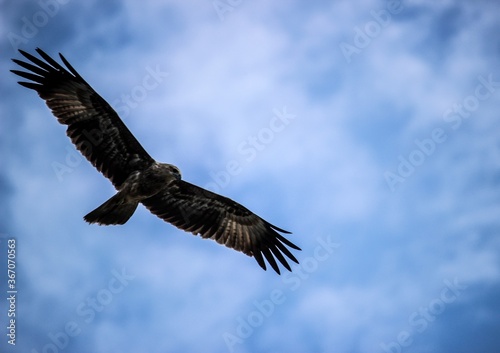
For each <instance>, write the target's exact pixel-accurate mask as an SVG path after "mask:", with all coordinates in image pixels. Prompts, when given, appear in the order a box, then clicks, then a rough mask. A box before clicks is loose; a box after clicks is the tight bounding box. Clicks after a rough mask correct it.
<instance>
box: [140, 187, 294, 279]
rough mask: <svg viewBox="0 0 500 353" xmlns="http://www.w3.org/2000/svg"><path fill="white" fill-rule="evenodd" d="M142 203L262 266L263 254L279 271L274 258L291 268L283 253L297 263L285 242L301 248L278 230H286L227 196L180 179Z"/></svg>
mask: <svg viewBox="0 0 500 353" xmlns="http://www.w3.org/2000/svg"><path fill="white" fill-rule="evenodd" d="M142 203H143V204H144V206H146V208H148V209H149V210H150V211H151V212H152V213H153V214H155V215H157V216H158V217H160V218H161V219H163V220H165V221H167V222H169V223H172V224H173V225H174V226H176V227H177V228H180V229H183V230H185V231H187V232H191V233H193V234H195V235H198V234H199V235H201V236H202V237H203V238H211V239H213V240H215V241H217V242H218V243H220V244H223V245H225V246H227V247H229V248H232V249H235V250H238V251H241V252H243V253H245V254H247V255H249V256H253V257H254V258H255V260H256V261H257V263H258V264H259V265H260V266H261V267H262V268H263V269H264V270H265V269H266V264H265V262H264V257H265V258H266V259H267V261H268V262H269V264H270V265H271V266H272V268H273V269H274V270H275V271H276V272H277V273H278V274H279V273H280V271H279V268H278V264H277V263H276V259H277V260H278V261H279V262H281V264H282V265H283V266H284V267H285V268H286V269H288V270H289V271H291V269H290V265H289V264H288V262H287V260H286V259H285V257H284V256H283V255H286V256H287V257H288V258H289V259H291V260H292V261H294V262H296V263H298V261H297V259H296V258H295V257H294V256H293V255H292V253H291V252H290V251H289V250H288V248H287V247H286V246H288V247H290V248H292V249H296V250H300V248H299V247H298V246H296V245H295V244H293V243H292V242H290V241H289V240H287V239H286V238H285V237H283V236H282V235H281V234H279V233H278V232H281V233H288V234H289V232H287V231H286V230H283V229H280V228H278V227H276V226H274V225H272V224H270V223H269V222H267V221H265V220H263V219H262V218H260V217H259V216H257V215H256V214H255V213H253V212H251V211H250V210H248V209H247V208H245V207H243V206H242V205H240V204H239V203H237V202H234V201H233V200H231V199H229V198H227V197H224V196H221V195H218V194H215V193H213V192H210V191H208V190H205V189H202V188H200V187H198V186H196V185H193V184H190V183H188V182H185V181H183V180H177V181H175V182H172V183H171V184H169V185H168V187H166V188H165V189H163V190H162V191H160V192H159V193H158V194H156V195H154V196H152V197H150V198H147V199H145V200H143V201H142Z"/></svg>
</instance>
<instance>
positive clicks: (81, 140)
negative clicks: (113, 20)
mask: <svg viewBox="0 0 500 353" xmlns="http://www.w3.org/2000/svg"><path fill="white" fill-rule="evenodd" d="M36 51H37V52H38V54H39V55H40V56H41V57H42V59H43V60H41V59H39V58H37V57H35V56H33V55H31V54H29V53H27V52H25V51H23V50H19V52H20V53H21V54H22V55H23V56H24V57H25V58H26V59H28V60H29V61H30V62H25V61H21V60H17V59H13V61H14V62H15V63H16V64H18V65H19V66H21V67H22V68H24V69H26V70H28V71H29V72H25V71H19V70H11V71H12V72H13V73H15V74H16V75H18V76H20V77H22V78H24V79H27V80H29V81H30V82H23V81H21V82H19V84H20V85H22V86H24V87H27V88H30V89H33V90H35V91H36V92H37V93H38V94H39V95H40V97H41V98H42V99H44V100H45V102H46V104H47V106H48V107H49V108H50V109H51V110H52V113H53V114H54V116H55V117H56V118H57V120H58V121H59V122H60V123H61V124H64V125H67V130H66V134H67V135H68V136H69V138H70V139H71V141H72V142H73V144H74V145H75V146H76V148H77V149H78V150H79V151H80V152H81V153H82V154H83V155H84V156H85V157H86V158H87V159H88V160H89V161H90V162H91V163H92V165H93V166H94V167H96V169H97V170H99V171H100V172H101V173H102V174H103V175H104V176H105V177H107V178H109V179H110V180H111V182H112V183H113V184H114V185H115V187H117V188H119V186H120V185H121V184H122V183H123V182H124V181H125V180H126V178H127V177H128V176H129V175H130V174H132V173H133V172H134V171H137V170H144V169H146V168H147V167H149V166H150V165H151V164H152V163H154V160H153V158H151V156H150V155H149V154H148V153H147V152H146V151H145V150H144V148H143V147H142V146H141V144H140V143H139V142H138V141H137V139H136V138H135V137H134V135H132V133H131V132H130V130H129V129H128V128H127V127H126V126H125V124H124V123H123V121H122V120H121V119H120V117H119V116H118V114H117V113H116V112H115V111H114V110H113V108H111V106H110V105H109V104H108V103H107V102H106V101H105V100H104V99H103V98H102V97H101V96H99V94H97V92H96V91H95V90H94V89H93V88H92V87H91V86H90V85H89V84H88V83H87V82H86V81H85V80H84V79H83V78H82V77H81V76H80V74H78V72H77V71H76V70H75V69H74V68H73V66H71V65H70V63H69V62H68V61H67V60H66V58H64V56H62V55H61V54H59V55H60V57H61V60H62V62H63V63H64V65H65V66H66V68H64V67H63V66H62V65H60V64H59V63H58V62H57V61H55V60H54V59H53V58H51V57H50V56H49V55H48V54H46V53H45V52H44V51H42V50H41V49H39V48H37V49H36Z"/></svg>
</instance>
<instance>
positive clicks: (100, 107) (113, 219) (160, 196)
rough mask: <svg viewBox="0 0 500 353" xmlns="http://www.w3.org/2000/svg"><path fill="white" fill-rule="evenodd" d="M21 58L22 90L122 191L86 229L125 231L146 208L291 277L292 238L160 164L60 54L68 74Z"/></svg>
mask: <svg viewBox="0 0 500 353" xmlns="http://www.w3.org/2000/svg"><path fill="white" fill-rule="evenodd" d="M20 52H21V54H22V55H23V56H24V57H26V58H27V59H28V60H29V61H31V63H29V62H24V61H21V60H17V59H13V61H14V62H15V63H17V64H18V65H20V66H21V67H23V68H25V69H27V70H29V71H30V72H25V71H18V70H11V71H12V72H13V73H15V74H17V75H19V76H21V77H23V78H25V79H28V80H30V81H31V82H19V84H21V85H22V86H24V87H27V88H30V89H33V90H35V91H36V92H38V94H39V95H40V97H41V98H42V99H44V100H45V102H46V104H47V106H48V107H49V108H50V109H51V110H52V112H53V114H54V115H55V116H56V118H57V119H58V121H59V122H60V123H61V124H64V125H67V131H66V133H67V135H68V137H69V138H70V139H71V141H72V142H73V143H74V144H75V146H76V148H77V149H78V150H79V151H80V152H81V153H82V154H83V155H84V156H85V157H86V158H87V159H88V160H89V161H90V162H91V163H92V164H93V165H94V167H95V168H96V169H97V170H98V171H100V172H101V173H102V174H103V175H104V176H105V177H107V178H108V179H110V181H111V182H112V183H113V185H114V186H115V188H116V189H117V193H116V194H115V195H114V196H113V197H111V198H110V199H109V200H107V201H106V202H104V203H103V204H102V205H101V206H99V207H98V208H96V209H95V210H93V211H92V212H90V213H89V214H87V215H86V216H84V219H85V220H86V221H87V222H89V223H97V224H101V225H110V224H124V223H126V222H127V221H128V219H129V218H130V217H131V216H132V215H133V213H134V212H135V210H136V208H137V206H138V204H139V203H142V204H143V205H144V206H145V207H146V208H147V209H149V210H150V211H151V213H153V214H155V215H157V216H158V217H160V218H162V219H163V220H165V221H167V222H169V223H171V224H173V225H174V226H176V227H178V228H180V229H183V230H185V231H188V232H191V233H193V234H195V235H197V234H199V235H201V236H202V237H203V238H211V239H214V240H216V241H217V242H218V243H220V244H223V245H226V246H228V247H230V248H233V249H235V250H238V251H241V252H243V253H245V254H247V255H249V256H253V257H254V258H255V260H256V261H257V262H258V264H259V265H260V266H261V267H262V268H263V269H264V270H265V269H266V265H265V262H264V258H265V259H266V260H267V261H268V262H269V264H270V265H271V266H272V267H273V269H274V270H275V271H276V272H277V273H280V271H279V267H278V265H277V263H276V260H278V261H279V262H280V263H281V264H282V265H283V266H285V268H287V269H288V270H291V268H290V266H289V264H288V263H287V260H286V259H285V257H284V256H283V254H284V255H286V256H287V257H288V258H289V259H291V260H292V261H294V262H298V261H297V259H296V258H295V257H294V256H293V255H292V254H291V252H290V251H289V250H288V248H287V247H286V246H288V247H290V248H292V249H296V250H300V248H299V247H297V246H296V245H295V244H293V243H291V242H290V241H289V240H287V239H286V238H284V237H283V236H282V235H281V234H279V233H278V232H282V233H288V232H287V231H285V230H283V229H280V228H278V227H276V226H274V225H272V224H270V223H269V222H267V221H265V220H264V219H262V218H260V217H259V216H257V215H256V214H254V213H253V212H251V211H250V210H248V209H247V208H245V207H244V206H242V205H240V204H239V203H237V202H235V201H233V200H231V199H229V198H227V197H224V196H221V195H218V194H216V193H213V192H211V191H208V190H205V189H202V188H200V187H198V186H196V185H193V184H191V183H188V182H186V181H184V180H182V179H181V173H180V171H179V169H178V168H177V167H176V166H174V165H171V164H166V163H159V162H157V161H155V160H154V159H153V158H152V157H151V156H150V155H149V154H148V153H147V152H146V150H145V149H144V148H143V147H142V146H141V144H140V143H139V142H138V141H137V139H136V138H135V137H134V135H132V133H131V132H130V131H129V130H128V128H127V127H126V126H125V124H124V123H123V121H122V120H121V119H120V118H119V116H118V114H117V113H116V112H115V111H114V110H113V109H112V108H111V106H110V105H109V104H108V103H107V102H106V101H105V100H104V99H103V98H102V97H101V96H99V95H98V94H97V92H96V91H95V90H94V89H93V88H92V87H91V86H90V85H89V84H88V83H87V82H86V81H85V80H84V79H83V78H82V77H81V76H80V75H79V74H78V72H77V71H76V70H75V69H74V68H73V67H72V66H71V65H70V64H69V62H68V61H67V60H66V59H65V58H64V57H63V56H62V55H61V54H60V57H61V60H62V61H63V63H64V64H65V65H66V67H67V69H66V68H64V67H62V66H61V65H60V64H58V63H57V62H56V61H55V60H54V59H52V58H51V57H50V56H49V55H47V54H46V53H45V52H43V51H42V50H41V49H37V52H38V53H39V54H40V56H41V57H42V58H43V59H44V60H45V61H43V60H41V59H39V58H37V57H35V56H33V55H31V54H28V53H26V52H24V51H22V50H20ZM32 63H33V64H35V65H33V64H32ZM285 245H286V246H285Z"/></svg>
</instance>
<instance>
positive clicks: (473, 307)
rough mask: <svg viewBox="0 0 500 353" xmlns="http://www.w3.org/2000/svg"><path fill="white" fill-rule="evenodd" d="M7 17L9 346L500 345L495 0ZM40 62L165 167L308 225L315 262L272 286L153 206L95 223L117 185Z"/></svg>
mask: <svg viewBox="0 0 500 353" xmlns="http://www.w3.org/2000/svg"><path fill="white" fill-rule="evenodd" d="M0 6H1V11H0V14H1V16H2V19H1V21H0V53H1V54H0V58H1V60H0V71H1V72H2V73H3V74H2V79H1V80H0V94H1V96H2V100H1V101H0V111H1V116H2V119H0V127H1V128H0V137H1V138H0V149H1V154H0V161H1V165H2V166H3V167H2V168H1V170H0V190H1V193H2V197H1V200H2V201H1V204H0V205H1V211H2V212H0V220H1V222H0V241H1V242H0V251H1V254H2V255H1V258H6V257H7V247H8V240H9V239H15V240H16V250H17V252H16V253H17V257H16V261H17V267H16V275H17V278H16V286H17V290H18V293H17V294H16V325H17V326H16V345H15V346H12V345H9V344H8V343H7V340H8V337H7V336H6V333H7V330H6V329H4V331H3V332H4V333H3V334H2V335H1V337H2V338H1V339H0V350H1V351H2V352H4V351H7V352H32V353H33V352H47V353H48V352H76V353H79V352H81V353H83V352H99V353H100V352H146V351H147V352H180V351H182V352H199V351H204V352H277V351H281V352H493V351H496V350H498V347H500V338H499V336H498V330H499V328H500V316H499V315H498V312H499V305H500V301H499V298H500V259H499V253H500V252H499V250H500V240H499V239H500V238H499V235H500V218H499V214H500V122H499V120H498V106H499V103H500V71H499V69H498V60H499V54H500V36H499V34H498V33H500V23H499V22H498V11H499V6H498V2H496V1H487V0H482V1H439V2H434V1H425V0H414V1H404V2H398V1H387V2H384V1H372V0H360V1H351V2H347V1H317V2H314V3H313V4H308V5H305V4H304V3H303V2H299V1H289V2H286V3H285V2H279V3H272V4H271V3H269V2H266V1H260V0H253V1H223V0H221V1H211V0H203V1H190V2H187V1H185V2H181V1H140V2H139V1H71V0H64V1H63V0H41V1H21V0H19V1H10V0H3V1H1V2H0ZM36 47H40V48H42V49H43V50H45V51H46V52H47V53H49V54H50V55H52V56H56V55H57V53H59V52H61V53H63V54H64V55H65V57H66V58H67V59H68V60H69V61H70V62H71V63H72V65H73V66H74V67H75V68H76V69H77V70H78V71H79V72H80V74H81V75H82V76H83V77H84V78H85V79H86V80H87V81H88V82H89V83H90V84H91V85H92V86H93V87H94V88H95V89H96V90H97V91H98V92H99V93H100V94H101V95H102V96H103V97H104V98H105V99H106V100H107V101H108V102H110V103H111V104H112V105H113V106H114V107H115V109H116V110H117V111H118V112H119V113H120V114H121V116H122V118H123V120H124V121H125V123H126V124H127V126H128V127H129V128H130V130H131V131H132V132H133V133H134V134H135V136H136V137H137V138H138V139H139V141H141V143H142V145H143V146H144V147H145V148H146V150H148V151H149V153H150V154H151V155H152V156H153V157H154V158H156V159H157V160H160V161H163V162H166V163H172V164H175V165H177V166H178V167H179V168H180V169H181V171H182V174H183V178H184V179H186V180H188V181H190V182H193V183H195V184H197V185H200V186H203V187H207V188H210V189H212V190H215V191H217V192H219V193H221V194H223V195H225V196H228V197H231V198H233V199H234V200H236V201H238V202H240V203H242V204H244V205H245V206H247V207H248V208H250V209H251V210H253V211H254V212H256V213H257V214H259V215H261V216H262V217H263V218H265V219H266V220H268V221H270V222H271V223H273V224H276V225H277V226H279V227H282V228H284V229H287V230H290V231H292V232H293V234H292V235H291V236H290V239H291V240H292V241H293V242H294V243H296V244H298V245H299V246H300V247H301V248H302V249H303V251H301V252H299V253H297V257H298V259H299V261H300V262H301V265H296V266H294V271H293V272H292V273H286V274H284V275H282V276H278V275H276V274H275V273H273V272H271V271H267V272H264V271H262V270H261V269H260V268H259V267H258V265H257V263H256V262H255V261H254V260H253V259H252V258H249V257H247V256H245V255H243V254H241V253H237V252H234V251H232V250H230V249H227V248H225V247H222V246H220V245H218V244H217V243H215V242H213V241H207V240H202V239H201V238H199V237H195V236H192V235H191V234H188V233H185V232H182V231H180V230H178V229H176V228H175V227H173V226H171V225H169V224H167V223H164V222H162V221H161V220H159V219H157V218H156V217H154V216H153V215H151V214H150V213H149V212H147V211H146V210H145V209H144V207H142V206H141V207H140V208H139V209H138V211H137V212H136V214H135V215H134V216H133V217H132V218H131V220H130V221H129V222H128V223H127V224H126V225H124V226H118V227H99V226H96V225H88V224H86V223H85V222H84V221H83V219H82V217H83V215H85V214H86V213H88V212H89V211H91V210H92V209H94V208H95V207H97V206H98V205H100V204H101V203H102V202H103V201H105V200H106V199H108V198H109V197H110V196H112V195H113V193H114V189H113V187H112V186H111V184H110V182H109V181H107V180H106V179H105V178H104V177H102V175H100V174H99V173H98V172H97V171H95V170H94V168H93V167H92V166H91V165H90V164H89V163H88V162H87V161H86V160H84V159H83V158H82V157H80V155H79V154H78V153H76V152H75V149H74V147H73V146H72V145H71V143H70V141H69V139H68V138H67V137H66V136H65V129H64V127H63V126H61V125H59V124H58V123H57V121H56V119H55V118H54V117H53V116H52V115H51V113H50V111H49V110H48V109H47V107H46V106H45V105H44V104H43V102H42V101H41V99H39V98H38V96H37V95H36V94H35V93H34V92H32V91H29V90H27V89H24V88H23V87H21V86H19V85H17V84H16V81H17V78H16V77H15V76H14V75H13V74H11V73H9V72H8V70H10V69H13V68H15V65H14V64H13V63H12V62H11V61H10V58H20V55H19V54H18V53H17V52H16V49H18V48H21V49H23V50H26V51H29V52H33V51H34V49H35V48H36ZM3 263H4V264H3V265H2V266H3V268H4V269H3V270H2V271H1V274H0V280H1V282H0V290H1V292H2V297H7V277H6V265H5V263H6V261H3ZM6 302H7V301H6V300H4V301H3V303H2V305H1V306H0V307H1V308H2V310H1V312H0V323H1V325H2V327H6V326H7V325H8V317H7V315H8V311H7V310H8V307H7V305H6Z"/></svg>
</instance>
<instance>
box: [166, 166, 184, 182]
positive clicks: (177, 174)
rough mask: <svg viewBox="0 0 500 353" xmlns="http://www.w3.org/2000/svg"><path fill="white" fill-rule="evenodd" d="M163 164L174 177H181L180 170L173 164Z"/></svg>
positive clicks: (178, 178)
mask: <svg viewBox="0 0 500 353" xmlns="http://www.w3.org/2000/svg"><path fill="white" fill-rule="evenodd" d="M164 166H165V167H166V168H167V169H168V171H169V172H170V173H171V174H172V175H173V176H174V177H175V179H177V180H180V179H181V171H180V170H179V168H177V167H176V166H175V165H172V164H164Z"/></svg>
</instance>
